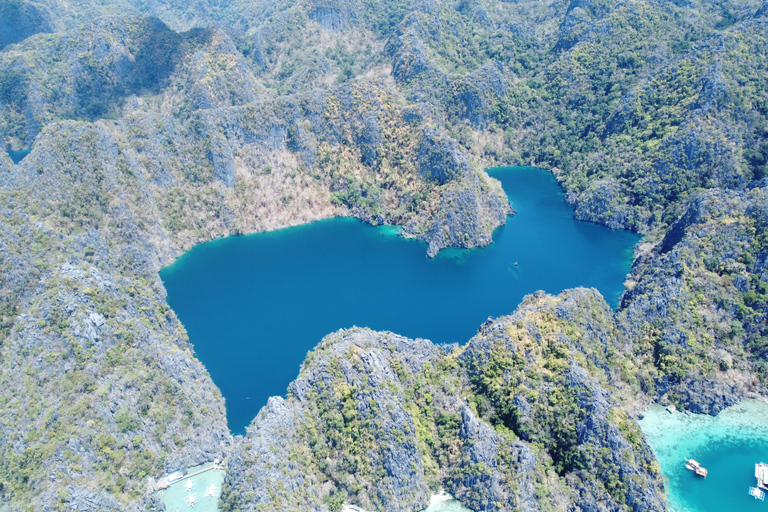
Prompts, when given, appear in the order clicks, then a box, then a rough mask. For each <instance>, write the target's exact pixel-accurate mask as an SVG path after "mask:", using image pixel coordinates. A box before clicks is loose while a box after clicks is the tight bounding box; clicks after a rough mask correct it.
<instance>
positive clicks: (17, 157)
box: [8, 149, 32, 164]
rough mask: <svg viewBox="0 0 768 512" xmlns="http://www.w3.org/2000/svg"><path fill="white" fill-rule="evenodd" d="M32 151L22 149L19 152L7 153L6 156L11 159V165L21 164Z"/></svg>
mask: <svg viewBox="0 0 768 512" xmlns="http://www.w3.org/2000/svg"><path fill="white" fill-rule="evenodd" d="M30 151H32V150H31V149H22V150H21V151H9V152H8V156H10V157H11V160H12V161H13V163H15V164H17V163H19V162H21V161H22V160H23V159H24V157H25V156H27V155H28V154H29V152H30Z"/></svg>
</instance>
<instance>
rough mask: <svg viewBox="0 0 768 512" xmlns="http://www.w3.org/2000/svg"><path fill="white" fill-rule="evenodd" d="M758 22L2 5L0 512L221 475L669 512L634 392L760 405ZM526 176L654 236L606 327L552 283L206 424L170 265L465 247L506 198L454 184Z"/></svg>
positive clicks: (293, 496) (767, 151)
mask: <svg viewBox="0 0 768 512" xmlns="http://www.w3.org/2000/svg"><path fill="white" fill-rule="evenodd" d="M765 11H766V9H765V5H764V4H763V3H762V2H759V1H749V0H747V1H744V2H726V1H701V0H693V1H686V2H661V1H658V2H657V1H647V2H644V1H629V2H614V1H601V0H594V1H593V0H590V1H584V0H578V1H577V0H573V1H571V2H555V1H546V2H541V1H538V0H520V1H515V2H492V1H489V0H479V1H477V2H463V1H462V2H459V3H458V4H455V5H454V4H449V3H445V2H441V1H432V0H428V1H416V2H410V1H402V2H400V1H381V2H378V1H372V2H368V1H366V2H359V1H345V0H344V1H316V0H296V1H286V2H278V3H275V2H272V1H271V0H263V1H262V0H258V1H256V2H250V1H249V2H245V1H235V2H226V3H221V2H209V1H207V0H200V1H196V2H191V3H190V2H179V1H171V2H162V3H156V2H148V3H147V2H144V3H136V2H123V1H122V0H114V1H110V2H91V1H90V0H77V1H68V2H60V1H51V2H45V5H43V3H40V2H37V1H33V0H30V1H19V2H5V3H3V2H0V34H2V38H1V39H0V139H2V140H1V142H2V146H3V148H4V149H14V150H20V149H25V148H29V147H32V152H31V153H30V154H29V155H28V156H27V157H26V158H24V160H22V161H21V163H20V164H18V165H14V164H13V163H12V162H11V160H10V159H9V158H8V157H7V156H6V155H5V153H4V152H0V153H1V154H0V412H1V413H2V414H1V415H0V416H1V417H2V419H0V433H1V434H2V435H0V502H2V505H0V507H5V508H8V509H9V510H23V509H29V508H31V509H36V510H54V509H75V510H89V509H93V508H97V509H104V510H146V509H148V508H151V507H152V506H154V505H153V504H152V503H151V499H150V498H149V497H148V496H149V494H150V493H149V490H150V489H151V484H152V480H151V478H154V477H156V476H157V475H159V474H160V473H161V471H162V470H172V469H177V468H180V467H182V466H187V465H191V464H194V463H199V462H203V461H205V460H210V459H212V458H221V457H225V458H227V457H228V458H229V462H230V472H229V474H230V476H229V478H228V484H227V489H226V492H225V504H226V505H227V506H229V507H230V508H231V509H233V510H235V509H244V510H285V509H290V508H300V509H306V510H323V511H324V510H338V508H339V507H340V506H341V504H342V503H343V502H349V503H356V504H359V505H362V506H364V507H366V508H369V509H371V510H414V509H418V508H420V507H422V506H423V505H425V504H426V500H427V498H428V496H429V494H430V493H431V492H432V491H434V490H436V489H437V488H439V487H441V486H442V487H445V488H446V489H448V490H449V491H450V492H452V493H453V494H454V495H456V496H458V497H459V498H460V499H461V500H462V501H463V502H465V503H466V504H468V505H469V506H471V507H473V508H474V509H476V510H541V509H557V510H577V509H581V510H622V509H627V508H631V509H633V510H663V509H664V502H663V500H662V499H661V498H660V496H661V495H662V487H661V480H660V476H659V473H658V467H657V466H656V465H655V463H654V461H653V457H652V455H651V453H650V451H649V450H648V447H647V445H646V444H645V442H644V440H643V437H642V434H641V433H640V431H639V430H638V428H637V425H636V424H635V423H634V420H633V419H632V418H633V415H634V414H635V413H636V412H637V409H638V408H639V406H640V405H641V404H642V403H644V402H645V401H647V400H659V401H662V402H664V403H666V402H667V401H669V402H673V403H676V404H677V405H680V406H683V407H686V408H688V409H691V410H693V411H701V412H709V413H715V412H717V411H718V410H720V409H721V408H722V407H724V406H725V405H728V404H731V403H733V402H734V401H736V400H738V399H739V398H741V397H743V396H765V394H766V389H765V380H764V376H765V374H766V357H768V349H767V348H766V347H767V346H768V345H767V344H766V330H767V329H768V327H767V326H766V321H768V320H766V318H767V317H766V308H767V307H768V306H767V304H768V285H766V283H765V281H766V280H767V279H768V278H767V277H766V276H768V271H767V270H766V268H768V250H767V249H766V248H765V247H764V245H765V240H764V239H765V237H764V236H763V234H764V233H763V232H764V230H765V225H766V220H765V219H766V218H767V217H766V207H765V204H764V203H765V198H764V191H763V190H764V188H765V186H766V183H765V180H764V177H765V175H766V173H767V172H768V136H766V134H767V133H768V128H767V127H768V124H766V120H765V116H766V105H765V101H764V98H763V95H762V92H761V91H765V90H766V83H765V81H766V76H768V74H767V73H766V66H765V55H768V53H767V52H766V51H765V48H764V44H765V38H764V37H763V36H764V32H765V28H766V27H765V24H766V16H765ZM153 16H154V17H153ZM9 20H11V21H12V23H11V24H9V23H10V22H9ZM3 23H5V29H3ZM518 163H524V164H529V163H537V164H539V165H542V166H547V167H552V168H553V169H554V171H555V174H556V176H557V177H558V179H559V180H560V182H561V183H562V185H563V186H564V188H565V190H566V192H567V198H568V200H569V201H571V202H573V203H574V204H575V206H576V216H577V218H579V219H582V220H589V221H594V222H600V223H603V224H606V225H608V226H611V227H613V228H630V229H634V230H637V231H641V232H646V233H649V237H648V239H647V241H646V242H645V243H644V244H643V246H642V247H640V248H639V249H638V257H637V259H636V261H635V264H634V267H633V271H632V275H631V276H630V279H629V280H628V282H627V286H628V293H627V294H626V295H625V296H624V298H623V300H622V303H621V306H620V308H619V311H618V312H617V313H616V314H614V313H613V312H611V311H610V309H609V308H608V307H607V305H606V304H605V302H604V301H603V300H602V299H600V298H599V297H598V296H597V295H596V294H595V293H594V292H591V291H585V290H576V291H570V292H568V293H565V294H563V295H561V296H560V297H548V296H544V295H536V296H534V297H530V298H528V299H527V300H526V302H525V303H524V304H523V305H522V306H521V307H520V308H519V309H518V311H517V312H515V313H514V314H513V315H511V316H509V317H504V318H502V319H499V320H496V321H490V322H489V323H487V324H486V325H484V326H483V327H482V328H481V331H480V332H479V333H478V335H477V336H476V337H475V338H474V339H473V340H471V341H470V342H469V343H468V345H467V346H466V347H464V348H462V349H456V348H455V347H454V348H442V347H436V346H434V345H432V344H431V343H429V342H427V341H423V340H416V341H413V340H406V339H404V338H401V337H399V336H396V335H394V334H390V333H373V332H371V331H366V330H352V331H342V332H339V333H336V334H333V335H330V336H329V337H328V338H326V340H325V341H324V342H323V343H322V344H321V345H320V346H319V347H318V348H317V349H316V350H315V351H313V352H312V353H311V354H310V355H309V357H308V359H307V361H306V362H305V365H304V367H303V368H302V371H301V373H300V375H299V377H298V379H297V380H296V381H295V382H294V383H293V384H292V386H291V388H290V390H289V393H288V395H287V396H286V397H284V398H274V399H272V400H271V401H270V402H269V404H268V405H267V406H266V407H265V408H264V409H263V410H262V412H261V413H260V415H259V416H258V417H257V418H256V419H255V420H254V422H253V423H252V425H251V427H250V428H249V430H248V434H247V436H245V437H244V438H237V439H232V438H231V437H230V436H229V434H228V431H227V428H226V423H225V415H224V403H223V399H222V397H221V395H220V393H219V392H218V391H217V390H216V388H215V386H214V384H213V383H212V382H211V380H210V377H209V376H208V374H207V373H206V371H205V369H204V368H203V367H202V365H201V364H200V363H199V362H198V361H197V360H196V359H195V358H194V353H193V347H192V346H191V345H190V344H189V342H188V340H187V339H186V335H185V332H184V329H183V327H182V326H181V325H180V324H179V322H178V321H177V319H176V318H175V316H174V314H173V312H172V311H170V310H169V309H168V308H167V306H166V305H165V296H164V290H163V289H162V284H161V283H160V281H159V278H158V276H157V272H158V270H159V269H160V268H161V267H162V266H163V265H165V264H167V263H169V262H171V261H172V260H173V259H174V258H176V257H177V256H179V255H180V254H181V253H182V251H184V250H186V249H188V248H189V247H191V246H192V245H194V244H195V243H198V242H200V241H204V240H209V239H211V238H215V237H221V236H226V235H228V234H234V233H245V232H257V231H263V230H268V229H277V228H280V227H285V226H289V225H295V224H300V223H304V222H308V221H311V220H316V219H320V218H326V217H330V216H333V215H339V214H346V215H354V216H356V217H358V218H361V219H363V220H365V221H367V222H370V223H391V224H398V225H401V226H403V227H404V232H405V234H406V235H408V236H413V237H416V238H418V239H420V240H423V241H424V242H425V243H426V244H427V251H428V254H429V255H434V254H436V253H437V251H439V250H440V249H441V248H443V247H447V246H459V247H475V246H478V245H485V244H488V243H490V241H491V233H492V232H493V229H494V228H495V227H497V226H499V225H501V224H503V223H504V221H505V218H506V215H507V213H508V212H509V204H508V202H507V200H506V196H505V195H504V193H503V191H502V190H501V188H500V186H499V184H498V182H496V181H495V180H492V179H490V178H489V177H488V176H487V175H486V174H485V173H483V172H481V171H480V170H479V169H480V166H482V165H491V164H495V165H506V164H518Z"/></svg>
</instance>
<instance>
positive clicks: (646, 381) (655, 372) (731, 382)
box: [620, 187, 768, 414]
mask: <svg viewBox="0 0 768 512" xmlns="http://www.w3.org/2000/svg"><path fill="white" fill-rule="evenodd" d="M765 226H766V191H765V189H764V188H761V187H755V188H751V189H750V190H748V191H744V192H726V191H710V192H706V193H702V194H701V195H699V196H697V197H696V198H694V199H693V200H691V201H690V203H689V204H688V206H687V208H686V209H685V211H684V213H683V214H682V215H681V216H680V218H679V219H678V220H677V221H676V222H675V223H674V224H673V225H672V227H671V229H670V230H669V231H668V232H667V234H666V236H665V237H664V238H663V239H662V240H661V241H660V242H659V243H658V244H657V245H656V247H655V248H654V249H653V250H652V251H650V252H648V253H647V254H644V255H643V256H641V257H640V258H638V259H637V260H636V262H635V264H634V267H633V270H632V274H631V275H630V276H629V282H630V286H631V289H630V290H629V291H628V292H627V293H626V294H625V295H624V297H623V298H622V304H621V313H620V315H621V318H622V329H623V330H624V331H626V332H627V333H628V334H629V335H630V336H632V337H633V338H634V339H636V340H637V343H638V344H639V351H640V352H641V353H644V354H645V355H644V357H645V358H646V362H647V366H648V367H649V370H648V372H647V373H646V372H642V373H641V374H639V375H641V379H642V386H643V388H644V389H645V391H646V392H648V393H649V394H651V395H652V396H656V397H658V398H660V399H662V400H669V401H671V402H673V403H677V404H678V405H682V406H684V407H686V408H688V409H690V410H692V411H694V412H704V413H709V414H716V413H717V412H719V411H720V410H722V409H723V408H724V407H727V406H729V405H732V404H733V403H735V402H737V401H738V400H739V399H740V398H741V397H743V396H745V395H747V394H753V393H757V394H760V395H764V394H765V385H766V384H765V378H764V376H765V368H766V359H765V355H766V342H765V338H764V333H765V328H766V324H765V322H766V300H765V293H766V291H768V287H767V286H766V284H765V280H766V277H768V276H766V275H765V273H764V267H765V261H764V260H765V252H766V248H765V235H764V230H765Z"/></svg>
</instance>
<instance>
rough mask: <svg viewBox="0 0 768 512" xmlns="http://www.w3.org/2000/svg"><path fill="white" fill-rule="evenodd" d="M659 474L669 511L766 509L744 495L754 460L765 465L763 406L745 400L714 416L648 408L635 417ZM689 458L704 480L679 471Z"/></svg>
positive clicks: (766, 410) (766, 408)
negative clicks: (703, 470)
mask: <svg viewBox="0 0 768 512" xmlns="http://www.w3.org/2000/svg"><path fill="white" fill-rule="evenodd" d="M640 427H641V428H642V429H643V432H645V435H646V437H647V439H648V443H649V444H650V445H651V448H653V453H654V454H655V455H656V458H657V459H658V461H659V466H660V467H661V472H662V473H663V474H664V476H665V480H666V483H667V486H666V487H667V492H668V497H669V505H670V509H671V510H672V511H673V512H751V511H754V512H759V511H763V512H766V511H768V501H765V502H763V501H758V500H755V499H754V498H752V497H750V496H749V495H748V491H749V487H754V486H755V484H756V482H757V480H756V479H755V464H757V463H758V462H766V463H768V404H765V403H763V402H758V401H756V400H746V401H744V402H742V403H740V404H738V405H735V406H733V407H731V408H729V409H726V410H724V411H723V412H721V413H720V414H718V415H717V416H714V417H712V416H707V415H703V414H692V415H687V414H684V413H681V412H675V413H672V414H670V413H669V412H667V411H666V410H665V409H663V408H662V407H659V406H652V407H651V408H650V409H649V410H648V411H646V413H645V417H644V418H643V419H642V420H641V421H640ZM686 458H687V459H694V460H696V461H698V462H700V463H701V465H702V466H704V467H705V468H706V469H707V470H708V471H709V474H708V475H707V478H706V479H701V478H697V477H695V476H694V475H693V472H692V471H690V470H687V469H685V459H686Z"/></svg>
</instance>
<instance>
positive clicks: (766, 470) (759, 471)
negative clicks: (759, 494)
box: [755, 462, 768, 491]
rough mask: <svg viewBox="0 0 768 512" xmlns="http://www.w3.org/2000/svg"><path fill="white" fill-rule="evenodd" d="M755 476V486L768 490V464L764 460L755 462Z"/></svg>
mask: <svg viewBox="0 0 768 512" xmlns="http://www.w3.org/2000/svg"><path fill="white" fill-rule="evenodd" d="M755 478H757V488H758V489H760V490H762V491H768V464H766V463H765V462H761V463H760V464H755Z"/></svg>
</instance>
